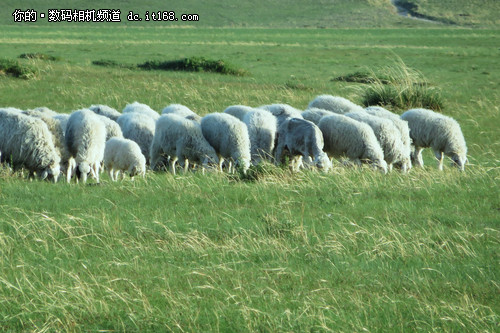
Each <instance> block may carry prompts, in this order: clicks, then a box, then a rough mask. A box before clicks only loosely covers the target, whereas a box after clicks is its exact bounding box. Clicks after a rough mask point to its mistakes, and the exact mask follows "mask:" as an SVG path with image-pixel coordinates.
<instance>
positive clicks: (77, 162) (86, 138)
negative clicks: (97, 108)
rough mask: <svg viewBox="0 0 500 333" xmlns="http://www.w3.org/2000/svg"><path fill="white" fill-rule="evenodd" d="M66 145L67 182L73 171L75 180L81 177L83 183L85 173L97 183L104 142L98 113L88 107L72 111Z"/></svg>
mask: <svg viewBox="0 0 500 333" xmlns="http://www.w3.org/2000/svg"><path fill="white" fill-rule="evenodd" d="M65 140H66V147H67V149H68V151H69V153H70V156H71V158H70V162H69V167H68V170H67V173H66V180H67V182H68V183H69V182H70V181H71V177H72V176H73V173H76V180H77V182H78V179H79V178H81V180H82V181H83V182H84V183H85V182H86V181H87V175H88V174H89V173H90V174H91V175H92V177H93V178H94V179H95V180H96V182H97V183H99V169H100V167H101V163H102V160H103V157H104V147H105V144H106V128H105V126H104V124H103V123H102V121H101V120H100V119H99V117H98V115H96V114H95V113H94V112H92V111H90V110H89V109H81V110H77V111H75V112H73V113H72V114H71V115H70V117H69V119H68V124H67V127H66V134H65Z"/></svg>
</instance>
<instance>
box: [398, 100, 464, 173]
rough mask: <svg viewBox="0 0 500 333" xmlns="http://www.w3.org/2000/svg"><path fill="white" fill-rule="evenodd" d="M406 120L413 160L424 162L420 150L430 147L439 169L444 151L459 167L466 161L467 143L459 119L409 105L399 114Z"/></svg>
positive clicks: (414, 161)
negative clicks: (406, 109) (412, 149)
mask: <svg viewBox="0 0 500 333" xmlns="http://www.w3.org/2000/svg"><path fill="white" fill-rule="evenodd" d="M401 119H403V120H405V121H407V122H408V126H409V127H410V137H411V139H412V141H413V146H414V147H415V150H414V152H413V155H412V159H413V163H414V164H415V165H417V166H423V165H424V161H423V159H422V150H423V149H424V148H427V147H430V148H432V150H433V151H434V155H435V156H436V158H437V160H438V169H439V170H443V158H444V155H446V156H448V157H450V158H451V160H452V161H453V163H454V165H455V166H457V167H458V168H459V169H460V170H461V171H463V170H464V168H465V163H466V162H467V146H466V144H465V138H464V135H463V133H462V130H461V128H460V125H459V124H458V122H457V121H456V120H455V119H453V118H451V117H448V116H445V115H443V114H440V113H437V112H434V111H432V110H427V109H411V110H408V111H406V112H405V113H403V114H402V115H401Z"/></svg>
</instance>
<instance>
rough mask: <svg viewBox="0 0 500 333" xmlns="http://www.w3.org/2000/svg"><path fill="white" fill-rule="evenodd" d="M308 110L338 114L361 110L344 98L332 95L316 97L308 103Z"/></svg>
mask: <svg viewBox="0 0 500 333" xmlns="http://www.w3.org/2000/svg"><path fill="white" fill-rule="evenodd" d="M308 108H318V109H323V110H328V111H332V112H335V113H339V114H344V113H348V112H353V111H362V110H363V108H362V107H361V106H359V105H357V104H354V103H353V102H351V101H350V100H348V99H346V98H343V97H339V96H332V95H320V96H317V97H316V98H315V99H313V100H312V101H311V102H310V103H309V106H308Z"/></svg>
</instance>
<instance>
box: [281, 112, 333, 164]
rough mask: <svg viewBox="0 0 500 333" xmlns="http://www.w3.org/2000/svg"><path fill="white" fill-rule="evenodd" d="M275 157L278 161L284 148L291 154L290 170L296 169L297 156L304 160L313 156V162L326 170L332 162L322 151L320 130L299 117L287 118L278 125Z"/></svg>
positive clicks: (322, 144)
mask: <svg viewBox="0 0 500 333" xmlns="http://www.w3.org/2000/svg"><path fill="white" fill-rule="evenodd" d="M276 136H277V144H276V150H275V159H276V162H277V163H279V162H280V161H281V157H282V155H283V150H284V149H285V148H286V149H287V150H288V152H289V154H290V155H291V156H292V170H293V171H298V165H297V161H298V156H303V157H304V158H306V160H307V159H308V158H309V157H313V158H314V159H313V164H314V165H315V166H316V167H318V168H319V169H321V170H323V171H325V172H327V171H328V170H329V169H330V168H331V167H332V163H331V162H330V159H329V158H328V156H327V155H326V153H325V152H324V151H323V147H324V141H323V135H322V133H321V130H320V129H319V128H318V126H316V125H315V124H314V123H312V122H310V121H308V120H305V119H300V118H289V119H287V120H285V121H284V122H283V123H282V124H281V125H280V126H279V127H278V132H277V135H276Z"/></svg>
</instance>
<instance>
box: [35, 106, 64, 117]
mask: <svg viewBox="0 0 500 333" xmlns="http://www.w3.org/2000/svg"><path fill="white" fill-rule="evenodd" d="M33 111H37V112H40V113H41V114H43V115H45V116H47V117H53V116H55V115H57V114H58V113H57V112H55V111H53V110H51V109H49V108H48V107H46V106H40V107H37V108H34V109H33Z"/></svg>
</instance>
